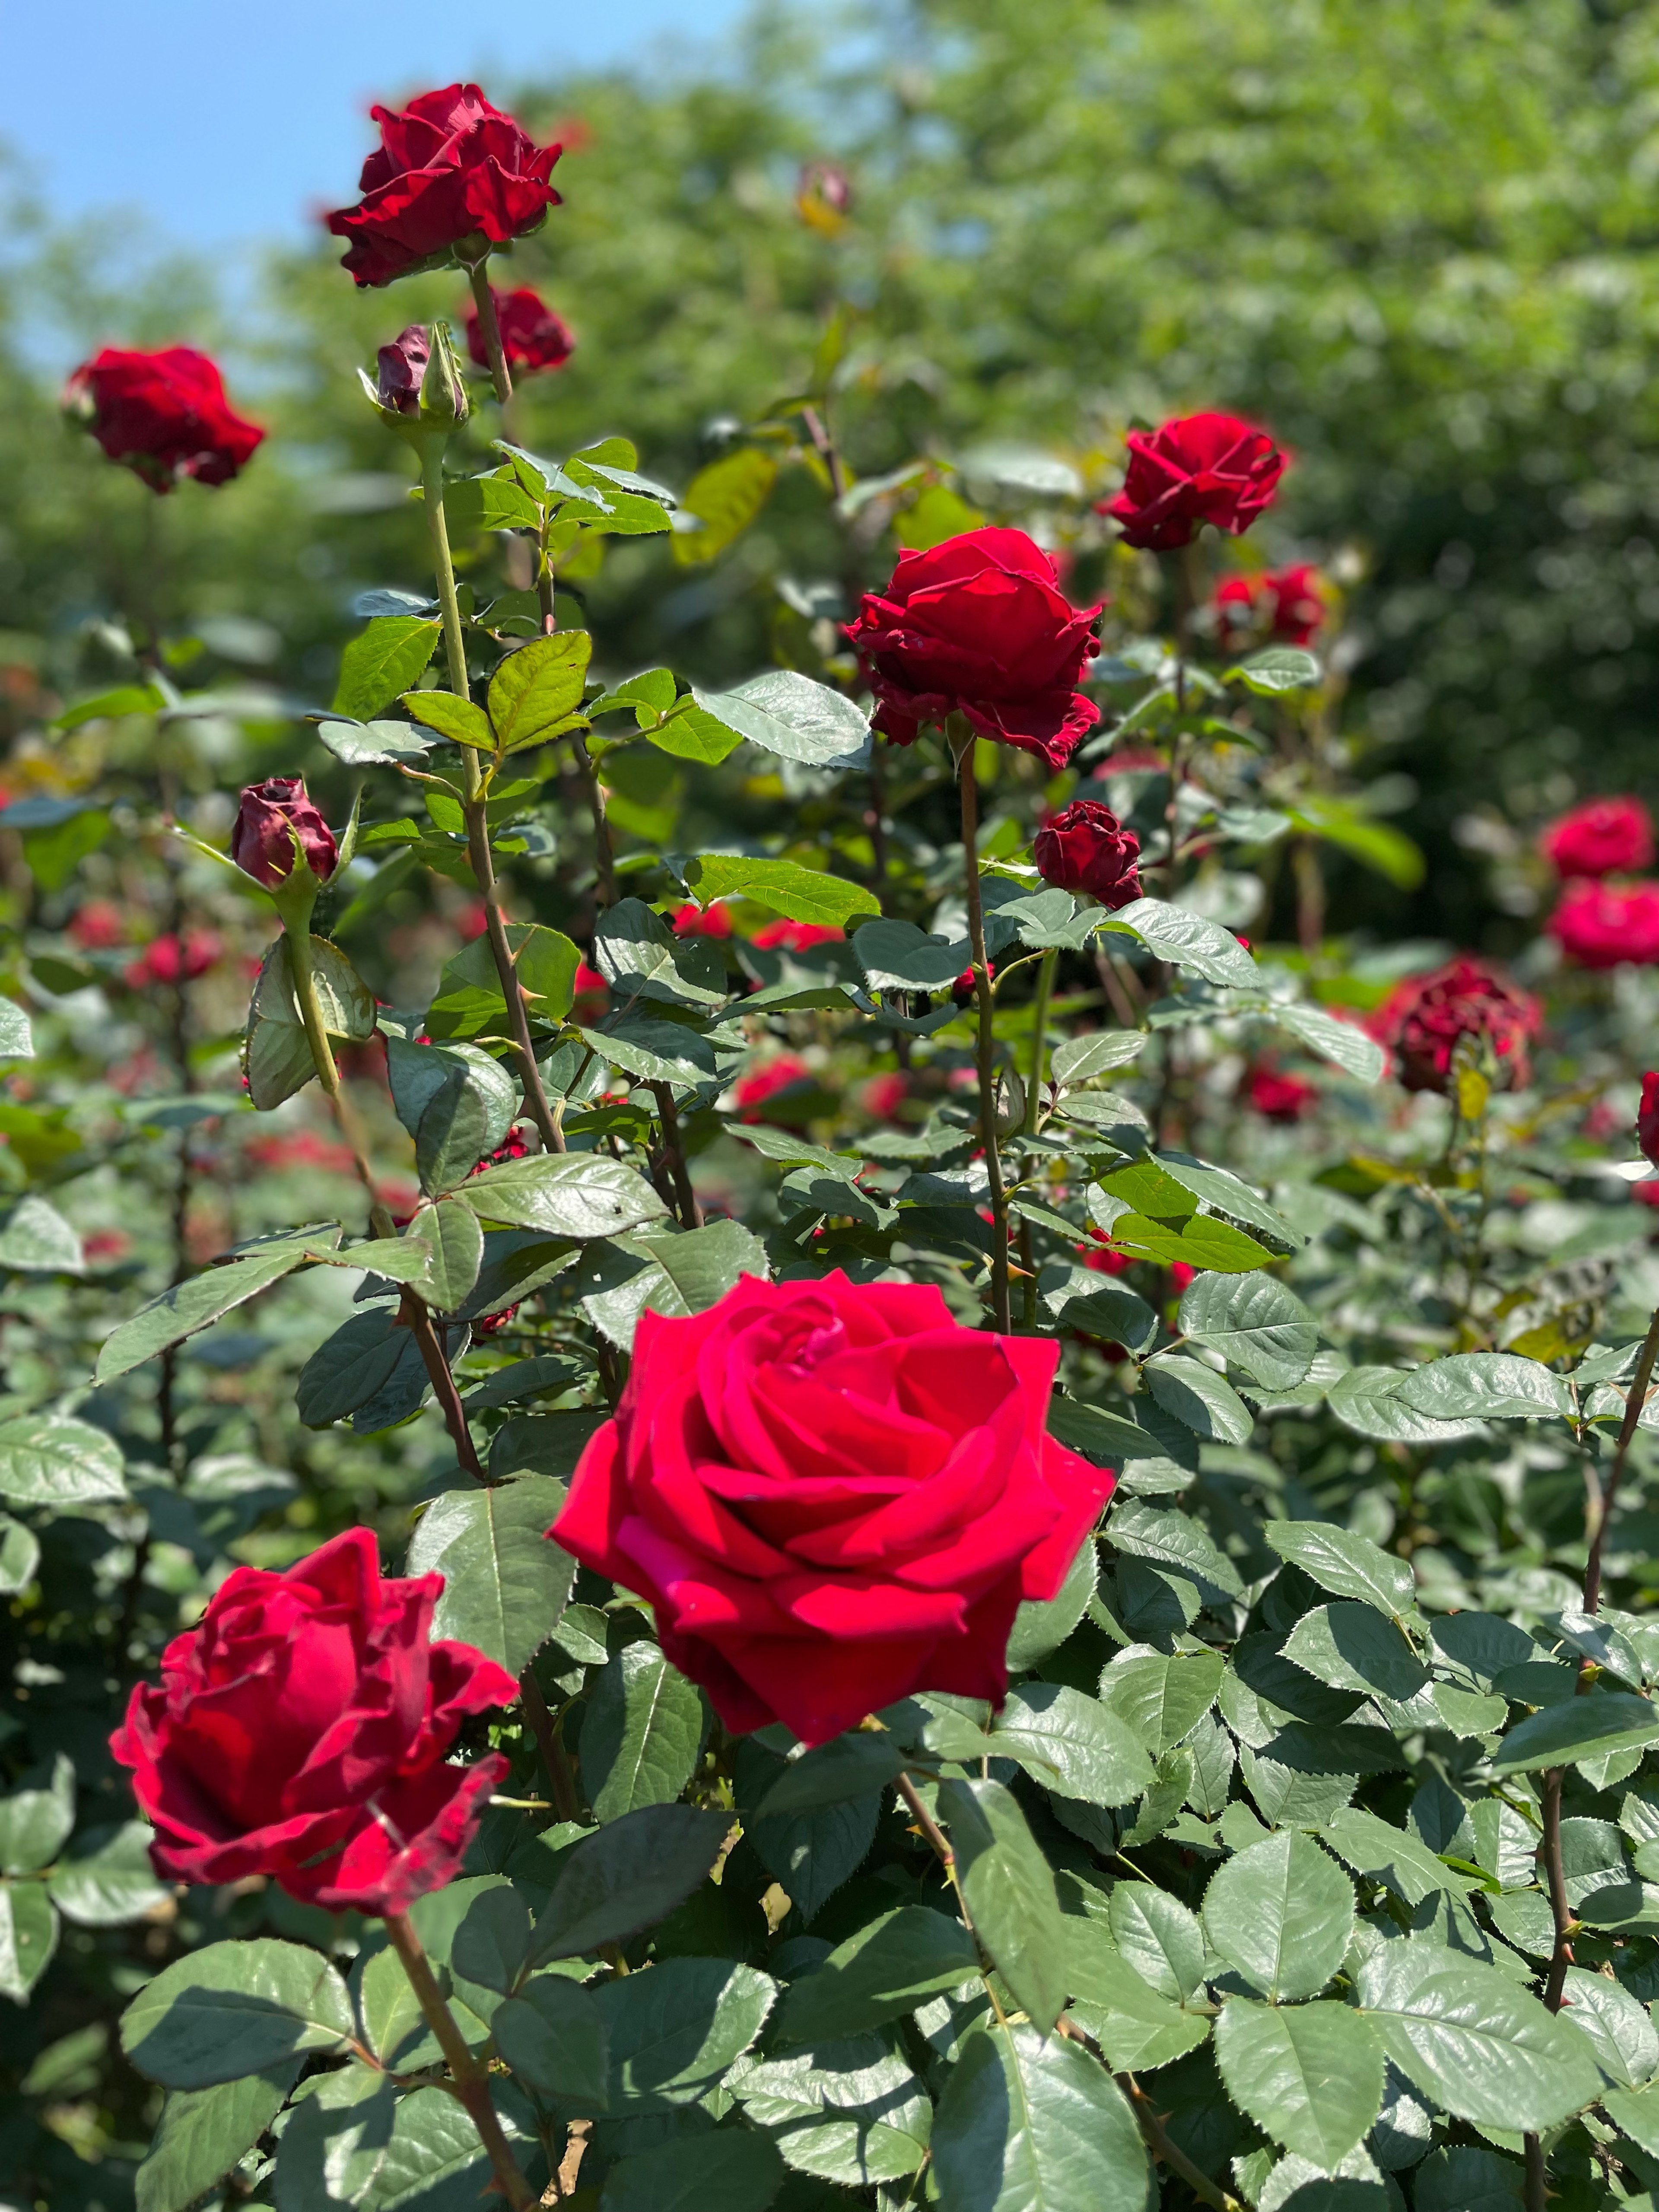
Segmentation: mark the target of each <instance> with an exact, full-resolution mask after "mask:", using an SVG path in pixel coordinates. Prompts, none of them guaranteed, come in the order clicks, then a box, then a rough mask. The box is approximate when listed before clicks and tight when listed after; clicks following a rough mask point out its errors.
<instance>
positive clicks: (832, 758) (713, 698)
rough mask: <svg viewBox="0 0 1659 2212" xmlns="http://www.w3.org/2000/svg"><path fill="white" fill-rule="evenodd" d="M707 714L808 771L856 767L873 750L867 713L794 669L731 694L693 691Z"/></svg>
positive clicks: (755, 680)
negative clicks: (800, 763) (797, 762)
mask: <svg viewBox="0 0 1659 2212" xmlns="http://www.w3.org/2000/svg"><path fill="white" fill-rule="evenodd" d="M691 696H692V697H693V698H694V699H695V700H696V703H697V705H698V706H699V707H701V708H702V711H703V712H704V714H712V715H713V716H714V719H715V720H716V721H717V722H720V723H721V724H723V725H724V726H725V727H726V728H727V729H728V730H734V731H735V732H737V733H738V736H739V737H743V738H748V740H749V742H750V744H755V745H759V746H761V747H763V750H765V751H767V752H769V753H776V754H777V755H778V756H779V757H781V759H783V760H793V761H800V762H802V763H805V765H806V766H807V767H809V768H828V769H836V768H853V767H856V766H857V765H858V764H859V763H860V762H861V761H863V760H865V759H866V758H867V757H868V756H869V750H870V724H869V720H868V717H867V716H866V715H865V714H863V713H862V712H861V711H860V708H857V707H855V706H854V703H853V702H852V701H851V700H850V699H849V698H848V696H846V694H845V693H844V692H842V691H833V690H830V688H829V685H828V684H816V683H814V682H813V680H812V678H811V677H810V676H803V675H801V674H799V671H797V670H795V669H793V668H775V669H772V670H769V671H768V673H767V674H766V675H764V676H756V677H753V678H750V681H749V682H748V683H747V684H738V687H737V689H736V690H732V691H701V690H693V692H692V694H691Z"/></svg>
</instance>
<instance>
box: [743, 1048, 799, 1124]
mask: <svg viewBox="0 0 1659 2212" xmlns="http://www.w3.org/2000/svg"><path fill="white" fill-rule="evenodd" d="M813 1080H814V1077H813V1074H812V1071H811V1068H810V1067H809V1066H807V1065H806V1062H805V1060H802V1059H800V1058H799V1057H798V1056H797V1054H794V1053H793V1052H781V1053H780V1054H778V1056H777V1058H776V1059H775V1060H768V1061H767V1063H766V1065H765V1066H764V1067H757V1068H754V1069H752V1070H751V1071H750V1073H748V1074H747V1075H744V1076H739V1078H738V1085H737V1088H736V1090H735V1091H733V1092H732V1097H734V1098H735V1099H736V1100H737V1103H738V1121H787V1120H788V1119H789V1118H790V1116H789V1110H788V1104H787V1101H786V1102H782V1103H780V1099H779V1094H780V1092H781V1091H793V1090H795V1089H796V1088H797V1087H799V1086H802V1085H806V1084H809V1083H811V1082H812V1081H813ZM763 1106H770V1107H771V1109H772V1111H771V1112H770V1113H769V1114H763V1113H762V1111H761V1109H762V1107H763Z"/></svg>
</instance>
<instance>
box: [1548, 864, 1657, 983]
mask: <svg viewBox="0 0 1659 2212" xmlns="http://www.w3.org/2000/svg"><path fill="white" fill-rule="evenodd" d="M1544 926H1545V927H1546V928H1547V930H1548V932H1549V933H1550V935H1551V936H1552V937H1553V939H1555V941H1556V943H1557V944H1558V945H1559V946H1560V948H1561V950H1562V951H1564V952H1565V954H1566V956H1567V957H1568V959H1570V960H1572V961H1576V962H1577V964H1578V966H1579V967H1581V968H1617V967H1619V966H1620V964H1621V963H1624V962H1625V961H1629V962H1631V963H1632V965H1634V966H1636V967H1638V968H1650V967H1652V966H1653V964H1654V963H1655V962H1656V961H1659V883H1655V882H1653V881H1651V880H1649V881H1647V882H1645V883H1636V884H1610V883H1602V882H1600V881H1598V879H1597V878H1595V877H1593V876H1575V877H1573V878H1571V880H1570V881H1569V882H1567V883H1565V884H1563V885H1562V887H1561V896H1560V897H1559V900H1558V901H1557V902H1556V907H1555V911H1554V913H1553V915H1551V916H1550V918H1549V920H1548V921H1547V923H1546V924H1545V925H1544Z"/></svg>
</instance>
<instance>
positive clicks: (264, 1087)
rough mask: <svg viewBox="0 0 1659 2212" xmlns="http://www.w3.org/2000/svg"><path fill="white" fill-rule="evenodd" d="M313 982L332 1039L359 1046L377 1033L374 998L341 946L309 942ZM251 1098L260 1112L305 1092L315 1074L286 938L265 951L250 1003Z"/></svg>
mask: <svg viewBox="0 0 1659 2212" xmlns="http://www.w3.org/2000/svg"><path fill="white" fill-rule="evenodd" d="M311 963H312V976H313V983H314V984H315V987H316V994H317V1003H318V1006H319V1011H320V1012H321V1014H322V1018H323V1027H324V1029H325V1030H326V1031H327V1032H328V1034H329V1036H331V1037H340V1038H343V1039H344V1040H345V1041H346V1042H348V1043H352V1044H361V1043H362V1042H364V1041H365V1040H366V1039H367V1038H368V1037H371V1036H374V994H373V993H372V992H371V991H370V990H369V987H368V985H367V984H366V983H365V982H364V981H363V979H362V976H361V975H358V973H357V971H356V969H355V968H354V967H353V966H352V964H351V963H350V962H349V960H348V959H347V958H346V957H345V955H344V953H343V952H342V951H340V949H339V948H338V946H337V945H331V944H330V943H329V942H328V941H327V940H326V939H325V938H321V937H313V939H311ZM243 1057H244V1060H245V1062H246V1069H247V1081H248V1097H250V1098H251V1099H252V1102H253V1103H254V1104H255V1106H257V1107H258V1109H260V1111H261V1112H262V1113H268V1112H269V1111H270V1109H272V1108H273V1107H276V1106H280V1105H281V1104H282V1103H283V1100H284V1099H285V1098H291V1097H293V1095H294V1093H295V1091H300V1090H303V1088H304V1087H305V1085H307V1083H309V1082H310V1081H311V1079H312V1078H313V1076H314V1075H315V1074H316V1072H317V1064H316V1060H315V1059H314V1057H313V1054H312V1049H311V1043H310V1040H309V1039H308V1038H307V1035H306V1030H305V1025H304V1024H303V1022H302V1021H301V1018H300V1009H299V1005H298V1003H297V1001H296V1000H295V996H294V970H293V966H292V961H291V956H290V954H289V941H288V939H287V937H286V936H283V937H279V938H277V939H276V940H275V942H274V943H273V944H272V945H271V947H270V951H269V952H267V953H266V955H265V957H264V965H263V966H262V967H261V969H260V970H259V973H258V977H257V979H256V980H255V982H254V986H253V995H252V999H251V1000H249V1003H248V1010H247V1030H246V1037H245V1040H244V1044H243Z"/></svg>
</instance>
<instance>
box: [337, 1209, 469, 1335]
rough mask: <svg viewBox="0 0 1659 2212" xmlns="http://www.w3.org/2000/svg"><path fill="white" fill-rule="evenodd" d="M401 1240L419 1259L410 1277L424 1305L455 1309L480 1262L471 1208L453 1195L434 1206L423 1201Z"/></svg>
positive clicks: (446, 1310) (445, 1310)
mask: <svg viewBox="0 0 1659 2212" xmlns="http://www.w3.org/2000/svg"><path fill="white" fill-rule="evenodd" d="M403 1242H404V1243H405V1244H407V1245H408V1246H410V1248H411V1249H412V1251H413V1252H414V1253H415V1254H416V1255H418V1256H419V1258H420V1260H421V1262H422V1264H421V1267H420V1269H419V1272H418V1273H416V1274H414V1275H412V1276H411V1277H410V1281H411V1282H413V1283H414V1285H416V1288H417V1289H418V1290H419V1291H420V1293H421V1296H422V1297H423V1298H424V1299H425V1300H426V1302H427V1304H428V1305H433V1306H435V1307H436V1308H437V1309H438V1311H439V1312H440V1313H455V1312H458V1311H459V1309H460V1308H461V1307H462V1306H463V1305H465V1303H466V1301H467V1298H468V1297H469V1296H470V1295H471V1291H472V1287H473V1285H474V1284H475V1283H477V1279H478V1271H479V1269H480V1268H481V1267H483V1255H484V1240H483V1230H482V1228H481V1227H480V1226H479V1224H478V1217H477V1214H476V1213H474V1212H473V1211H472V1209H471V1206H465V1205H464V1204H463V1203H462V1201H461V1200H459V1198H455V1197H453V1196H451V1197H448V1198H441V1199H440V1200H438V1202H437V1204H436V1205H435V1206H429V1205H424V1204H423V1205H422V1206H421V1207H420V1208H419V1209H418V1211H417V1212H416V1216H415V1218H414V1219H413V1221H411V1222H410V1225H409V1226H408V1228H407V1229H406V1230H405V1231H404V1237H403ZM354 1249H361V1248H354ZM379 1264H380V1265H384V1263H383V1262H381V1263H379Z"/></svg>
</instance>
